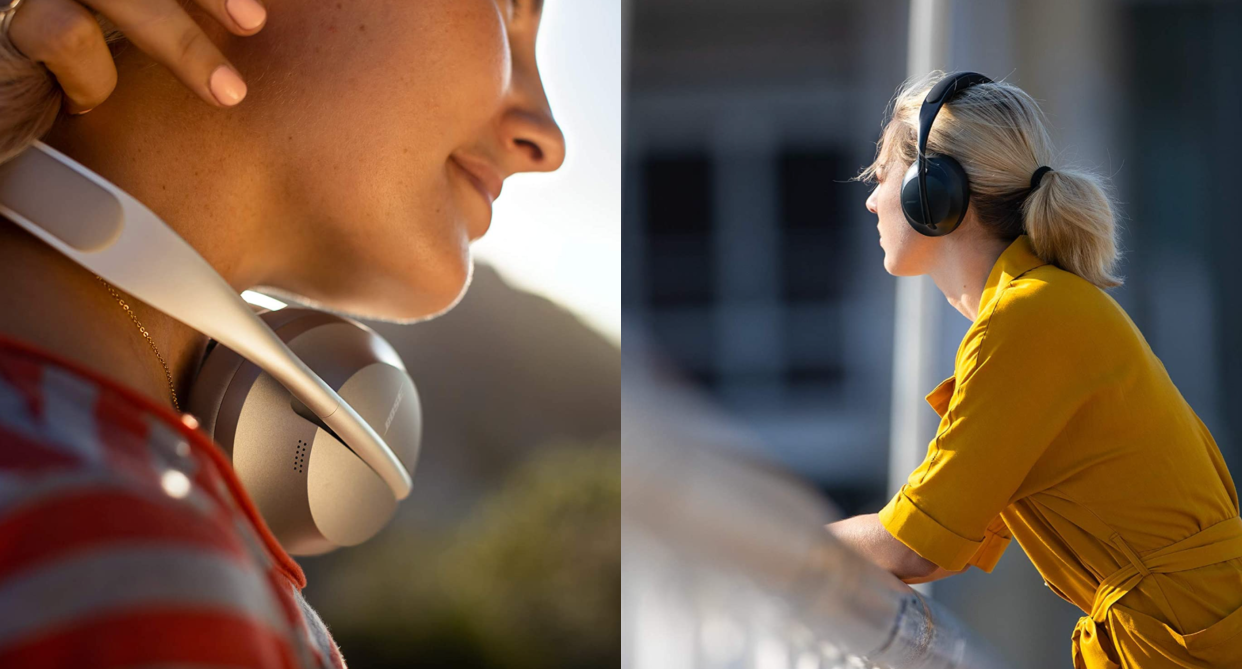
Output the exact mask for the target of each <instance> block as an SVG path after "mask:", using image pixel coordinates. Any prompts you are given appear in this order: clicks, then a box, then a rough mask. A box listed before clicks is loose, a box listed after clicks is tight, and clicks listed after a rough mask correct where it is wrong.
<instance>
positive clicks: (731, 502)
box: [621, 359, 1006, 669]
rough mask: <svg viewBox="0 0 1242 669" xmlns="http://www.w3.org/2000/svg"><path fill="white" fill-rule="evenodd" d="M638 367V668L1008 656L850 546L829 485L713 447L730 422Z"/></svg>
mask: <svg viewBox="0 0 1242 669" xmlns="http://www.w3.org/2000/svg"><path fill="white" fill-rule="evenodd" d="M633 362H634V361H633V360H632V359H631V360H630V363H633ZM627 367H628V369H627V371H626V372H625V373H623V383H622V407H623V408H622V472H621V474H622V546H623V548H622V565H623V566H622V607H621V608H622V627H621V631H622V666H623V668H624V669H714V668H716V667H721V668H725V667H728V668H742V667H755V668H756V669H828V668H831V667H890V668H892V669H916V668H917V669H931V668H936V669H942V668H943V669H950V668H960V669H992V668H1000V667H1004V666H1006V665H1004V664H1003V663H1002V662H1001V661H1000V660H999V659H998V658H997V656H996V655H995V654H994V653H993V652H992V651H991V650H990V649H989V648H988V647H987V646H986V645H985V644H984V643H983V642H982V641H981V640H979V639H978V638H977V637H976V636H974V635H973V633H972V632H970V630H968V629H967V628H966V627H964V626H963V625H962V624H961V623H959V622H958V621H957V619H956V618H955V617H954V616H953V615H951V614H950V613H949V612H948V611H946V610H945V609H944V608H942V607H940V606H939V605H937V604H936V603H935V602H934V601H931V600H929V599H927V598H925V597H924V596H923V595H921V594H919V593H917V592H915V591H914V590H913V589H912V588H910V587H909V586H907V585H906V584H904V583H902V582H901V581H900V580H898V579H897V578H895V577H894V576H892V575H891V574H889V573H888V572H887V571H885V570H883V569H881V568H879V567H878V566H876V565H874V564H872V563H870V562H869V561H867V560H866V559H864V558H862V557H861V556H859V555H857V554H856V553H854V552H853V551H851V550H849V549H848V548H846V547H845V546H844V545H842V544H841V543H840V542H838V541H837V540H836V539H835V537H834V536H833V535H832V534H831V533H830V532H829V531H828V530H827V529H825V528H824V525H825V524H826V523H827V522H830V521H831V520H834V515H835V514H834V513H833V511H832V508H831V506H830V504H829V503H828V502H827V501H826V500H825V499H823V498H822V497H821V496H820V495H819V494H818V493H816V492H815V491H814V490H812V489H810V488H809V487H807V486H806V485H805V484H803V483H802V482H800V481H798V480H797V479H794V478H792V477H790V476H788V475H785V474H782V473H780V472H778V471H776V470H774V469H772V468H771V467H769V466H766V465H763V464H759V463H757V462H748V461H746V460H745V459H742V458H739V457H738V456H735V455H734V456H730V455H726V451H725V450H723V449H719V448H708V447H706V446H705V445H706V444H717V443H719V442H720V441H722V440H726V441H727V439H728V436H727V435H728V434H729V433H730V430H729V429H728V427H727V426H725V427H722V425H723V424H724V422H723V421H719V420H716V419H715V417H714V416H712V415H711V414H710V412H708V411H700V410H699V409H703V407H702V406H701V405H697V406H696V405H694V403H693V402H685V401H684V400H685V398H684V396H680V397H679V395H678V394H676V393H669V392H667V391H662V390H661V389H659V388H658V387H657V386H656V385H652V384H649V383H645V382H643V380H641V379H639V378H637V377H638V376H639V375H638V374H635V373H632V371H633V367H632V366H629V365H627ZM648 380H649V379H648Z"/></svg>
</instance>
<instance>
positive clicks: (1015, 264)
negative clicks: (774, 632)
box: [880, 235, 1242, 669]
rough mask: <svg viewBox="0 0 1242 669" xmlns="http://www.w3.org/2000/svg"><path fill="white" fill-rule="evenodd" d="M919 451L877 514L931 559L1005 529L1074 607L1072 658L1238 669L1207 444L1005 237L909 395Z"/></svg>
mask: <svg viewBox="0 0 1242 669" xmlns="http://www.w3.org/2000/svg"><path fill="white" fill-rule="evenodd" d="M927 400H928V402H929V403H930V404H931V405H932V407H933V408H934V409H935V410H936V412H937V413H938V414H940V416H941V421H940V427H939V429H938V431H937V434H936V437H935V439H933V440H932V442H931V444H930V445H929V446H928V450H927V457H926V459H924V461H923V463H922V464H921V465H919V467H918V469H916V470H915V471H914V472H913V473H912V474H911V475H910V478H909V481H908V482H907V483H906V485H904V486H902V489H901V491H900V492H899V493H898V494H897V495H896V496H894V497H893V499H892V500H891V501H890V502H889V503H888V505H887V506H885V507H884V509H883V510H882V511H880V521H881V522H882V523H883V524H884V526H885V527H886V528H887V529H888V531H889V532H891V533H892V535H893V536H894V537H896V538H897V539H898V540H900V541H901V542H902V543H904V544H905V545H907V546H909V547H910V548H911V549H913V550H914V551H915V552H917V553H918V554H919V555H921V556H923V557H924V558H927V559H928V560H930V561H932V562H934V563H936V564H938V565H940V566H941V567H943V568H945V569H947V570H952V571H956V570H960V569H963V568H965V567H966V566H967V565H968V564H969V565H975V566H977V567H979V568H981V569H983V570H984V571H988V572H990V571H992V568H993V567H995V566H996V562H997V560H999V559H1000V556H1001V553H1002V552H1004V550H1005V547H1006V546H1007V545H1008V544H1009V541H1010V538H1011V537H1012V538H1016V539H1017V540H1018V544H1019V545H1021V546H1022V548H1023V549H1024V550H1025V551H1026V553H1027V555H1028V556H1029V557H1030V559H1031V562H1033V563H1034V564H1035V567H1036V568H1037V569H1038V570H1039V572H1040V573H1041V574H1042V575H1043V577H1044V581H1045V583H1046V584H1047V585H1048V587H1050V588H1051V589H1052V590H1053V591H1054V592H1056V593H1057V594H1058V595H1060V596H1061V597H1063V598H1064V599H1066V600H1068V601H1069V602H1071V603H1073V604H1075V605H1077V606H1078V607H1079V608H1081V609H1082V610H1083V611H1084V612H1085V613H1087V614H1088V615H1087V616H1085V617H1083V618H1082V619H1081V620H1079V622H1078V625H1077V626H1076V627H1075V629H1074V633H1073V643H1072V657H1073V661H1074V666H1075V667H1076V668H1078V669H1103V668H1105V667H1127V668H1130V667H1141V668H1142V669H1157V668H1164V667H1242V519H1240V518H1239V515H1238V495H1237V491H1236V490H1235V488H1234V485H1233V480H1232V479H1231V478H1230V476H1229V471H1228V470H1227V469H1226V468H1225V462H1224V460H1223V458H1222V457H1221V454H1220V450H1219V449H1218V448H1217V447H1216V442H1215V441H1214V440H1213V439H1212V435H1211V434H1210V433H1209V432H1208V430H1207V428H1206V427H1205V426H1204V425H1203V422H1202V421H1200V420H1199V417H1198V416H1196V415H1195V412H1194V411H1193V410H1192V409H1191V408H1190V406H1189V405H1188V404H1187V403H1186V401H1185V399H1183V398H1182V396H1181V393H1179V392H1178V390H1177V388H1176V387H1175V386H1174V385H1173V383H1172V381H1170V380H1169V376H1168V374H1167V373H1166V372H1165V369H1164V365H1162V364H1161V362H1160V360H1159V359H1158V358H1157V357H1156V356H1155V355H1154V354H1153V353H1152V351H1151V348H1150V347H1149V346H1148V345H1147V342H1146V340H1145V339H1144V338H1143V336H1142V334H1141V333H1140V332H1139V330H1138V328H1136V327H1135V325H1134V323H1133V322H1132V321H1131V320H1130V318H1129V317H1128V316H1127V315H1126V313H1125V311H1123V310H1122V308H1121V307H1120V306H1119V305H1118V304H1117V303H1116V302H1115V301H1114V300H1113V299H1112V297H1110V296H1109V295H1108V294H1107V293H1105V292H1104V291H1102V290H1100V289H1099V288H1097V287H1095V286H1094V285H1092V284H1091V283H1089V282H1087V281H1086V280H1084V279H1082V278H1081V277H1078V276H1076V275H1074V274H1071V273H1069V272H1066V271H1064V270H1061V269H1060V268H1058V267H1056V266H1054V265H1050V264H1047V263H1045V262H1043V261H1042V260H1040V259H1039V258H1038V257H1037V256H1036V255H1035V254H1034V252H1033V250H1032V248H1031V245H1030V240H1029V239H1028V238H1027V237H1026V236H1025V235H1023V236H1021V237H1018V238H1017V239H1016V240H1014V241H1013V243H1011V244H1010V246H1009V247H1008V248H1007V249H1006V250H1005V252H1004V253H1003V254H1002V255H1001V257H1000V258H999V259H998V260H997V262H996V265H995V266H994V267H993V268H992V272H991V274H990V275H989V276H988V280H987V284H986V287H985V288H984V291H983V296H982V299H981V300H980V308H979V317H978V318H977V319H976V320H975V322H974V324H973V325H972V326H971V327H970V330H969V331H968V332H967V333H966V336H965V338H963V340H962V343H961V346H960V347H959V348H958V352H957V359H956V365H955V373H954V375H953V376H952V377H951V378H948V379H946V380H945V381H944V382H943V383H941V384H940V385H939V386H938V387H937V388H936V389H935V390H933V391H932V392H931V394H929V395H928V396H927Z"/></svg>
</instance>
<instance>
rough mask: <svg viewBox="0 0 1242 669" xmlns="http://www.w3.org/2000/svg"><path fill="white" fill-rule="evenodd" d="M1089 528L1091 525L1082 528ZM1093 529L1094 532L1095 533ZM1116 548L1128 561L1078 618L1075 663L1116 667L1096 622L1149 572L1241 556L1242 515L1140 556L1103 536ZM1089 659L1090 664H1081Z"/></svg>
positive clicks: (1111, 537)
mask: <svg viewBox="0 0 1242 669" xmlns="http://www.w3.org/2000/svg"><path fill="white" fill-rule="evenodd" d="M1085 529H1088V530H1089V531H1090V530H1091V529H1092V528H1085ZM1094 533H1095V532H1093V534H1094ZM1105 540H1106V541H1107V542H1108V543H1110V544H1112V545H1113V546H1115V547H1116V548H1118V549H1119V550H1120V551H1121V552H1122V554H1124V555H1125V556H1126V558H1127V559H1128V560H1129V561H1130V564H1128V565H1126V566H1124V567H1122V568H1120V569H1118V570H1117V571H1115V572H1113V573H1112V574H1110V575H1109V576H1108V577H1107V578H1105V579H1104V580H1103V581H1102V582H1101V583H1100V587H1099V588H1097V589H1096V591H1095V601H1094V602H1093V603H1092V606H1091V615H1089V616H1084V617H1083V618H1080V619H1079V620H1078V624H1077V625H1076V626H1075V627H1074V666H1075V667H1080V668H1081V667H1087V666H1090V667H1105V666H1116V665H1115V664H1114V663H1113V662H1112V661H1111V660H1110V659H1109V658H1108V655H1107V654H1106V653H1105V651H1104V648H1103V646H1102V645H1101V643H1100V636H1099V635H1100V630H1099V629H1098V628H1097V625H1099V624H1102V623H1103V622H1104V621H1105V620H1106V619H1107V618H1108V612H1109V610H1111V609H1112V607H1113V604H1115V603H1117V600H1119V599H1121V598H1122V597H1125V596H1126V594H1127V593H1129V592H1130V591H1131V590H1133V589H1134V588H1135V587H1137V586H1138V584H1139V582H1141V581H1142V580H1143V579H1144V578H1146V577H1147V576H1148V575H1149V574H1153V573H1154V574H1169V573H1173V572H1179V571H1188V570H1191V569H1198V568H1200V567H1206V566H1208V565H1211V564H1216V563H1218V562H1224V561H1226V560H1232V559H1234V558H1238V557H1242V518H1239V517H1236V516H1235V517H1233V518H1230V519H1229V520H1225V521H1222V522H1219V523H1217V524H1215V525H1213V526H1211V527H1209V528H1207V529H1205V530H1202V531H1200V532H1198V533H1197V534H1192V535H1191V536H1189V537H1187V538H1185V539H1182V540H1181V541H1179V542H1177V543H1175V544H1173V545H1171V546H1166V547H1164V548H1161V549H1159V550H1156V551H1152V552H1151V553H1148V554H1147V555H1145V556H1142V557H1139V555H1138V554H1137V553H1135V552H1134V550H1133V549H1132V548H1130V545H1129V544H1127V543H1126V542H1125V540H1124V539H1122V538H1121V535H1120V534H1118V533H1117V532H1112V533H1111V535H1109V536H1108V537H1107V538H1106V539H1105ZM1084 659H1090V660H1091V662H1090V663H1084Z"/></svg>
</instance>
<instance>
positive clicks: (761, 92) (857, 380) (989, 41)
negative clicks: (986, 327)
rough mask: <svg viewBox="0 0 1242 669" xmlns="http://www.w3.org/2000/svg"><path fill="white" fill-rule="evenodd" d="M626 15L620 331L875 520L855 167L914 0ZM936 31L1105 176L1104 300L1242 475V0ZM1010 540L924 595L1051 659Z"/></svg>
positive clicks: (871, 223)
mask: <svg viewBox="0 0 1242 669" xmlns="http://www.w3.org/2000/svg"><path fill="white" fill-rule="evenodd" d="M629 11H630V14H629V17H628V18H629V19H630V25H629V26H628V28H627V32H628V34H629V40H630V42H629V45H628V49H629V52H628V67H629V73H628V86H629V88H628V95H627V99H626V106H627V108H626V118H625V130H626V135H625V142H626V150H625V167H624V170H625V171H624V198H625V199H624V204H623V210H624V225H623V308H624V319H625V327H626V329H627V332H628V331H635V332H642V333H643V335H644V340H645V341H650V342H651V343H652V344H653V345H654V346H655V347H656V348H657V349H659V350H660V351H661V353H662V354H663V355H664V356H665V357H666V358H667V359H669V360H670V361H671V362H672V364H673V366H674V367H676V368H677V369H679V370H680V371H681V373H682V374H683V375H684V376H686V377H688V378H689V379H691V380H693V381H695V382H697V383H698V384H699V385H700V386H701V387H702V388H703V389H704V390H705V391H706V392H707V393H708V394H709V395H710V396H711V397H712V398H713V399H715V400H716V401H717V402H718V403H719V404H721V405H722V406H723V407H724V408H725V409H726V410H727V411H728V412H729V413H731V414H732V415H733V416H734V417H735V418H737V419H740V420H741V421H742V422H743V423H745V424H746V425H747V426H748V427H749V428H750V429H752V430H753V431H754V432H755V433H756V434H757V436H758V437H759V439H758V441H759V442H761V443H763V444H764V445H765V448H766V449H768V454H769V455H770V456H771V457H773V458H774V459H776V460H778V461H780V462H782V463H783V464H785V465H786V466H788V467H790V468H792V469H793V470H795V471H797V472H798V473H800V474H801V475H803V476H805V477H807V478H809V479H810V480H812V481H813V482H815V483H817V484H818V485H819V486H821V487H822V488H823V489H824V490H825V491H826V492H827V493H828V494H829V495H830V496H831V497H832V498H833V499H834V500H836V501H837V502H838V503H839V504H840V505H841V506H842V507H843V508H844V509H845V510H846V511H848V512H874V511H876V510H878V508H879V507H880V506H881V505H882V504H883V503H884V501H886V494H885V487H886V481H885V479H886V475H887V469H886V462H887V452H888V436H889V408H890V400H891V397H890V393H891V379H892V375H893V374H892V373H893V370H892V359H893V350H892V347H893V327H894V323H893V314H894V286H895V280H894V279H893V278H892V277H890V276H889V275H888V274H887V273H886V272H885V271H884V269H883V266H882V259H883V253H882V250H881V249H880V247H879V245H878V236H877V233H876V230H875V218H874V216H873V215H872V214H870V213H869V212H867V211H866V210H865V208H864V201H865V199H866V196H867V194H868V191H867V188H866V187H865V186H863V185H860V184H857V183H851V182H849V181H848V180H849V179H850V177H852V176H854V175H855V174H857V172H858V170H859V169H860V168H861V167H863V166H865V165H866V164H867V163H869V162H870V160H871V158H872V156H873V153H874V149H875V146H874V142H875V140H876V139H877V138H878V135H879V130H880V124H881V121H882V113H883V111H884V109H885V106H886V104H887V103H888V101H889V100H890V98H891V96H892V95H893V93H894V91H895V90H896V88H897V87H898V86H899V84H900V83H901V82H902V80H903V79H904V78H905V76H906V72H905V67H906V41H907V34H908V13H909V3H908V2H905V1H897V0H874V1H862V0H832V1H829V0H781V1H779V2H768V3H756V2H750V1H747V0H718V1H717V2H712V3H704V2H695V1H693V0H634V1H633V3H632V7H630V10H629ZM950 30H951V38H950V42H951V43H952V49H951V57H950V66H951V68H952V69H957V70H976V71H980V72H983V73H985V74H988V75H990V76H992V77H994V78H1005V79H1006V80H1008V81H1011V82H1013V83H1015V84H1016V85H1018V86H1021V87H1022V88H1023V89H1025V90H1026V91H1028V92H1029V93H1031V94H1032V95H1033V96H1034V97H1035V98H1036V99H1037V100H1039V101H1040V102H1041V104H1042V105H1043V107H1044V111H1045V112H1046V113H1047V115H1048V118H1049V121H1050V125H1051V128H1050V130H1051V132H1052V135H1053V140H1054V145H1055V146H1056V147H1058V149H1059V150H1060V151H1061V156H1060V157H1059V158H1058V161H1059V162H1054V163H1053V167H1057V166H1058V165H1064V164H1068V163H1074V164H1078V165H1082V166H1086V167H1090V168H1093V169H1096V170H1097V171H1099V172H1102V173H1104V174H1106V175H1109V176H1111V177H1112V178H1113V180H1114V185H1115V187H1116V193H1117V195H1118V199H1119V200H1120V202H1121V203H1122V204H1121V206H1122V216H1123V218H1122V235H1121V240H1122V246H1123V249H1124V251H1125V259H1124V261H1123V265H1122V273H1123V274H1124V275H1125V277H1126V284H1125V286H1123V287H1121V288H1119V289H1117V290H1115V291H1113V292H1112V294H1113V295H1114V297H1115V298H1116V299H1117V300H1118V301H1119V302H1120V303H1121V304H1122V306H1123V307H1125V309H1126V310H1127V312H1128V313H1129V314H1130V315H1131V317H1132V318H1133V319H1134V321H1135V323H1136V324H1137V325H1138V326H1139V328H1140V329H1141V330H1142V331H1143V333H1144V334H1145V335H1146V337H1147V339H1148V341H1149V343H1150V344H1151V346H1152V348H1153V350H1154V351H1155V352H1156V354H1157V355H1158V356H1160V358H1161V360H1162V361H1163V362H1164V364H1165V366H1166V368H1167V369H1168V371H1169V374H1170V375H1171V376H1172V378H1173V380H1174V382H1175V383H1176V384H1177V385H1178V387H1179V388H1180V389H1181V391H1182V393H1183V395H1184V396H1185V397H1186V399H1187V400H1188V401H1189V402H1190V404H1191V406H1193V407H1194V408H1195V410H1196V411H1197V412H1198V414H1199V415H1200V417H1201V418H1202V419H1203V420H1204V422H1205V423H1206V424H1207V425H1208V427H1209V428H1210V429H1211V430H1212V433H1213V434H1214V436H1215V437H1216V440H1217V442H1218V444H1219V445H1220V448H1221V450H1222V452H1223V453H1224V455H1225V457H1226V459H1227V461H1228V463H1229V464H1230V466H1231V468H1232V469H1233V471H1234V472H1239V471H1242V444H1240V443H1239V441H1238V440H1239V439H1242V387H1239V384H1238V382H1237V380H1238V379H1242V349H1240V348H1239V347H1238V346H1237V345H1236V342H1242V298H1240V297H1239V296H1238V295H1237V294H1236V292H1234V291H1232V290H1230V288H1229V286H1230V283H1231V282H1230V279H1231V272H1232V270H1233V258H1234V257H1235V255H1236V254H1237V253H1238V252H1239V251H1242V228H1239V226H1238V225H1236V220H1237V219H1238V215H1237V214H1236V212H1235V211H1234V210H1233V208H1232V207H1231V204H1232V201H1233V199H1234V198H1233V197H1232V193H1231V185H1230V184H1232V183H1237V179H1238V178H1239V177H1242V174H1239V172H1242V165H1240V164H1239V163H1238V161H1237V160H1235V159H1234V158H1233V156H1234V155H1236V154H1237V153H1238V151H1239V150H1240V149H1242V129H1240V128H1239V125H1238V123H1237V117H1238V114H1239V110H1242V76H1239V75H1242V52H1239V51H1238V50H1237V49H1236V45H1235V41H1236V37H1237V36H1238V35H1242V3H1233V2H1155V1H1144V2H1137V1H1135V2H1122V1H1114V2H1105V1H1102V0H1100V1H1078V0H1050V1H1039V2H1036V1H1034V0H1030V1H1027V0H970V1H967V0H957V1H955V2H953V3H952V18H951V20H950ZM939 305H940V307H939V308H941V309H943V311H944V313H943V314H942V316H941V318H940V319H939V321H940V323H941V324H942V325H941V326H940V327H939V331H937V332H932V333H928V334H927V336H929V337H932V338H933V339H934V341H935V342H936V350H937V351H938V360H939V362H938V363H937V364H939V365H940V368H939V369H940V371H941V372H943V374H942V376H941V377H938V378H943V377H944V376H949V375H950V374H952V371H953V356H954V352H955V351H956V348H957V345H958V343H959V341H960V339H961V337H962V336H963V334H964V333H965V331H966V329H967V327H968V326H969V322H968V321H966V320H965V319H964V318H962V317H961V315H960V314H958V313H957V312H956V311H955V310H953V309H952V308H951V307H950V306H949V305H948V304H947V303H945V302H943V301H941V302H940V303H939ZM627 336H628V335H627ZM1230 379H1232V380H1233V381H1232V383H1231V382H1230V381H1229V380H1230ZM927 390H928V391H930V390H931V388H928V389H927ZM927 411H928V415H929V418H931V417H933V416H932V415H931V409H930V408H929V409H928V410H927ZM929 423H930V421H929ZM931 424H934V423H931ZM930 436H931V434H930V432H929V434H928V438H930ZM1015 554H1017V555H1020V554H1021V549H1020V548H1018V547H1016V546H1015V547H1014V548H1012V549H1011V550H1010V551H1009V556H1008V557H1007V558H1006V559H1004V560H1002V563H1001V566H1000V567H998V569H997V571H996V573H994V574H992V575H990V576H989V575H984V574H981V573H970V574H966V575H963V576H961V577H956V578H954V579H950V581H947V582H944V583H943V585H941V584H938V585H937V588H936V593H937V595H936V596H937V597H938V598H940V599H942V600H944V601H946V602H948V603H949V604H950V605H951V606H952V605H954V604H958V605H959V609H960V610H959V613H960V614H961V615H962V617H963V618H964V619H965V620H966V621H967V623H968V624H970V625H972V626H974V627H975V628H976V629H978V630H980V631H981V632H983V633H984V634H985V635H989V636H990V637H991V638H992V640H993V641H994V642H995V643H996V645H997V646H998V647H1000V648H1001V649H1002V650H1006V649H1007V650H1008V651H1009V653H1008V654H1009V655H1010V656H1011V658H1012V659H1013V660H1015V661H1016V662H1019V663H1020V664H1021V665H1022V666H1030V667H1036V666H1048V665H1049V664H1051V663H1059V662H1064V661H1065V660H1067V657H1066V654H1067V653H1068V642H1069V634H1070V631H1071V630H1072V627H1073V622H1074V620H1075V619H1076V617H1077V616H1078V615H1080V614H1079V613H1078V611H1077V609H1075V608H1073V607H1071V606H1069V605H1068V604H1065V603H1064V602H1062V601H1060V600H1059V599H1057V598H1056V597H1055V596H1054V595H1052V594H1051V593H1050V592H1048V591H1047V590H1046V589H1045V588H1044V587H1043V585H1042V582H1041V580H1040V579H1039V577H1038V575H1037V574H1035V573H1034V571H1033V569H1032V568H1031V567H1030V565H1029V563H1027V562H1026V561H1025V559H1024V558H1021V557H1019V558H1014V557H1013V556H1014V555H1015ZM1013 602H1020V604H1015V603H1013Z"/></svg>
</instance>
